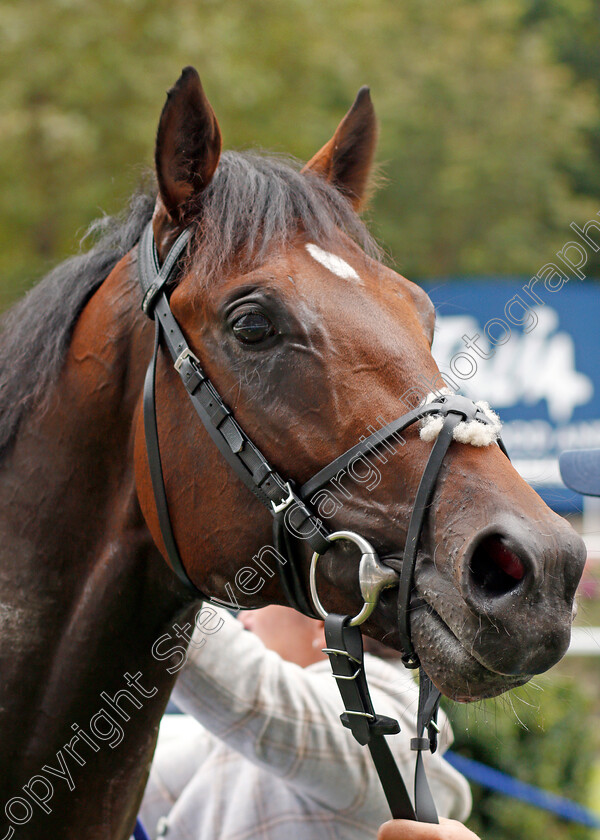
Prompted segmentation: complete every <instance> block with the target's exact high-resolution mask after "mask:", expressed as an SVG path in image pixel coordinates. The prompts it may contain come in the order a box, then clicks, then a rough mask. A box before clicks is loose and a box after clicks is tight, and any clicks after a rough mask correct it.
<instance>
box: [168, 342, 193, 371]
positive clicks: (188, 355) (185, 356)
mask: <svg viewBox="0 0 600 840" xmlns="http://www.w3.org/2000/svg"><path fill="white" fill-rule="evenodd" d="M186 359H191V360H192V361H193V362H195V363H196V364H197V365H198V366H200V359H199V358H198V356H196V355H195V354H194V353H193V352H192V351H191V350H190V348H189V347H186V348H185V349H184V350H182V351H181V353H180V354H179V356H177V358H176V359H175V364H174V365H173V367H174V368H175V370H176V371H177V372H178V373H179V370H180V369H181V365H182V364H183V363H184V362H185V360H186Z"/></svg>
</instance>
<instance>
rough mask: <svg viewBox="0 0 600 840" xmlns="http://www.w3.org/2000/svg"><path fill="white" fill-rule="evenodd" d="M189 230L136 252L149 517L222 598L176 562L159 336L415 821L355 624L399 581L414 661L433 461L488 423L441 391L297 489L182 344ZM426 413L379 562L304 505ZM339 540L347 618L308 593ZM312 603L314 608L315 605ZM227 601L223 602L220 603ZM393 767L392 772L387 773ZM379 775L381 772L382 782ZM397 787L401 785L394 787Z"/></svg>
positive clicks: (353, 720) (430, 713)
mask: <svg viewBox="0 0 600 840" xmlns="http://www.w3.org/2000/svg"><path fill="white" fill-rule="evenodd" d="M190 236H191V231H190V228H187V229H186V230H184V231H183V233H181V234H180V236H179V237H178V239H177V240H176V242H175V243H174V245H173V246H172V248H171V250H170V251H169V253H168V255H167V257H166V259H165V261H164V263H163V265H162V267H161V266H160V265H159V260H158V252H157V249H156V243H155V240H154V235H153V232H152V224H151V223H149V224H148V226H147V227H146V229H145V230H144V233H143V234H142V238H141V240H140V244H139V249H138V267H139V281H140V284H141V287H142V292H143V301H142V310H143V311H144V312H145V314H146V315H147V316H148V317H149V318H152V319H153V320H154V322H155V340H154V352H153V355H152V360H151V362H150V365H149V367H148V371H147V373H146V379H145V383H144V400H143V402H144V430H145V435H146V447H147V452H148V462H149V467H150V475H151V479H152V487H153V491H154V498H155V503H156V509H157V513H158V520H159V525H160V530H161V534H162V538H163V542H164V544H165V549H166V552H167V555H168V559H169V562H170V564H171V567H172V569H173V571H174V572H175V574H176V575H177V576H178V577H179V579H180V580H181V581H182V582H183V583H184V584H185V585H186V586H187V587H188V588H190V589H191V590H192V591H193V592H194V593H195V594H196V595H197V596H199V597H200V598H202V599H203V600H205V601H208V600H212V601H214V602H215V603H224V602H221V601H220V600H219V599H218V598H208V597H207V596H206V595H204V594H203V593H202V592H201V591H200V590H199V589H198V588H197V587H196V586H195V584H194V583H193V582H192V581H191V580H190V578H189V576H188V574H187V572H186V570H185V567H184V565H183V562H182V560H181V556H180V554H179V550H178V548H177V543H176V540H175V535H174V533H173V528H172V525H171V519H170V515H169V508H168V503H167V496H166V490H165V484H164V478H163V472H162V464H161V456H160V447H159V440H158V428H157V422H156V404H155V379H156V363H157V357H158V350H159V347H160V340H161V336H162V338H163V341H164V344H165V345H166V348H167V350H168V352H169V354H170V356H171V358H172V360H173V363H174V367H175V370H176V371H177V372H178V373H179V376H180V377H181V381H182V383H183V386H184V388H185V389H186V391H187V393H188V395H189V397H190V399H191V401H192V405H193V406H194V409H195V411H196V413H197V414H198V416H199V417H200V420H201V421H202V423H203V425H204V427H205V428H206V430H207V432H208V434H209V435H210V437H211V438H212V440H213V442H214V443H215V445H216V446H217V448H218V449H219V451H220V452H221V454H222V455H223V457H224V458H225V460H226V461H227V463H228V464H229V465H230V467H231V468H232V469H233V471H234V472H235V474H236V475H237V476H238V478H239V479H241V481H242V482H243V483H244V484H245V485H246V487H247V488H248V489H249V490H250V491H251V492H252V493H253V494H254V495H255V496H256V497H257V498H258V499H259V501H261V502H262V504H263V505H265V507H266V508H267V509H268V511H269V513H270V514H271V515H272V517H273V537H274V539H273V541H274V547H275V548H276V549H277V551H278V552H279V553H280V554H281V555H282V556H283V557H284V559H285V560H286V562H285V563H278V568H279V573H280V576H281V584H282V589H283V591H284V593H285V596H286V598H287V600H288V603H289V604H290V606H291V607H293V608H294V609H296V610H298V611H300V612H302V613H305V614H306V615H308V616H311V617H316V615H315V612H314V610H316V613H317V614H318V615H320V616H321V617H322V618H324V619H325V632H326V639H327V644H328V647H327V649H326V652H327V653H328V655H329V657H330V660H331V663H332V667H333V671H334V676H335V678H336V680H337V681H338V686H339V688H340V692H341V694H342V699H343V700H344V703H345V705H346V713H345V715H342V722H343V723H344V725H345V726H347V727H348V728H350V729H351V730H352V733H353V735H354V737H355V738H356V739H357V740H358V741H359V742H360V743H363V744H368V745H369V749H370V750H371V753H372V755H373V758H374V760H375V763H376V766H377V769H378V772H379V774H380V777H382V783H383V785H384V791H385V794H386V797H387V799H388V802H389V804H390V807H391V809H392V813H393V815H394V816H405V817H408V818H411V819H415V811H414V810H413V808H412V805H411V802H410V799H409V798H408V794H407V793H406V789H405V787H404V783H403V781H402V778H401V776H400V774H399V771H398V770H397V768H396V766H395V762H394V761H393V758H392V756H391V753H390V752H389V748H388V747H387V744H386V742H385V739H384V738H383V735H385V734H391V733H392V732H394V731H396V732H397V731H399V728H398V725H397V722H396V721H393V720H391V719H390V718H385V717H383V716H381V715H376V713H375V712H374V710H373V707H372V704H371V699H370V696H369V691H368V687H367V684H366V679H365V676H364V670H363V667H362V661H363V660H362V656H363V654H362V641H361V636H360V631H359V629H358V627H359V625H360V624H362V623H363V622H364V621H366V619H367V618H368V617H369V616H370V614H371V613H372V611H373V610H374V609H375V606H376V605H377V602H378V599H379V596H380V593H381V591H382V590H383V589H385V588H388V587H393V586H396V585H398V630H399V636H400V643H401V647H402V651H403V656H402V660H403V662H404V664H405V665H406V666H407V667H409V668H417V667H419V658H418V656H417V653H416V651H415V649H414V647H413V644H412V641H411V634H410V619H409V613H410V611H411V610H414V609H416V608H417V607H419V606H425V602H424V601H418V600H417V601H415V600H414V599H413V598H412V596H413V578H414V570H415V564H416V560H417V552H418V548H419V543H420V538H421V532H422V530H423V524H424V521H425V514H426V511H427V508H428V506H429V504H430V503H431V499H432V497H433V491H434V489H435V485H436V482H437V479H438V476H439V472H440V469H441V466H442V462H443V459H444V456H445V455H446V452H447V451H448V448H449V446H450V444H451V442H452V439H453V436H454V431H455V429H456V427H457V426H458V425H459V423H462V422H467V423H469V422H472V421H477V422H479V423H484V424H489V423H490V422H491V421H490V419H489V417H488V416H487V415H486V413H485V412H484V410H483V409H482V408H481V407H480V406H478V405H477V404H476V403H474V402H473V401H472V400H470V399H467V398H466V397H462V396H459V395H456V394H451V395H446V394H445V395H441V396H439V397H437V398H434V399H433V401H432V402H429V403H428V404H426V405H421V406H419V407H418V408H415V409H413V410H412V411H409V412H407V413H406V414H404V415H402V417H399V418H398V419H397V420H394V421H393V422H391V423H389V424H388V425H387V426H384V427H383V428H381V429H379V430H378V431H376V432H374V433H373V434H371V435H370V436H369V437H366V438H364V439H363V440H361V442H360V443H357V444H356V445H355V446H353V447H351V448H350V449H348V450H347V451H346V452H344V453H343V454H342V455H340V456H338V457H337V458H336V459H335V460H334V461H332V462H331V463H330V464H328V465H327V466H325V467H323V469H321V470H320V471H319V472H318V473H317V474H316V475H315V476H313V477H312V478H311V479H310V480H309V481H307V482H306V483H305V484H304V485H302V487H299V488H297V487H296V485H295V484H294V482H293V481H292V480H290V479H285V478H284V477H282V476H281V475H280V474H279V473H278V472H277V471H276V470H275V469H273V467H272V466H271V465H270V464H269V462H268V461H267V459H266V458H265V457H264V455H263V454H262V453H261V451H260V450H259V449H258V447H257V446H255V444H254V443H253V442H252V441H251V440H250V438H249V437H248V436H247V435H246V434H245V432H244V430H243V429H242V428H241V427H240V426H239V425H238V423H237V421H236V420H235V418H234V417H233V415H232V413H231V411H230V409H229V408H228V407H227V406H226V405H225V403H224V402H223V400H222V399H221V397H220V396H219V393H218V392H217V390H216V389H215V387H214V386H213V384H212V383H211V382H210V380H209V379H208V377H207V376H206V374H205V373H204V371H203V370H202V367H201V365H200V362H199V360H198V358H197V357H196V356H195V355H194V353H193V352H192V350H191V349H190V347H189V345H188V343H187V341H186V339H185V336H184V335H183V332H182V331H181V329H180V327H179V324H178V323H177V321H176V319H175V318H174V316H173V313H172V312H171V308H170V306H169V299H168V296H167V292H166V287H167V284H168V283H169V282H170V281H172V280H173V278H174V276H175V274H176V272H177V270H178V266H179V262H180V258H181V256H182V255H183V253H184V251H185V250H186V249H187V246H188V242H189V240H190ZM431 415H436V416H437V417H439V418H442V425H441V430H440V431H439V434H438V435H437V438H436V440H435V443H434V445H433V447H432V450H431V453H430V455H429V458H428V460H427V464H426V466H425V469H424V471H423V475H422V476H421V480H420V483H419V487H418V490H417V494H416V497H415V502H414V505H413V509H412V513H411V517H410V521H409V525H408V533H407V538H406V544H405V547H404V552H403V557H402V560H398V559H395V558H392V557H388V558H385V562H382V561H381V560H380V559H379V558H378V556H377V553H376V552H375V550H374V548H373V547H372V546H371V544H370V543H369V542H368V541H367V540H366V539H365V538H364V537H362V536H359V535H358V534H355V533H353V532H351V531H337V532H334V533H331V532H330V531H329V530H328V529H327V527H326V526H325V525H324V523H323V522H322V520H321V519H320V518H319V517H318V516H317V514H316V513H315V512H314V511H313V510H312V508H311V504H310V502H309V499H310V498H312V497H313V496H314V494H315V493H316V492H317V491H319V490H321V489H322V488H323V487H325V485H327V484H328V483H329V482H330V481H331V480H332V479H333V478H335V477H336V476H337V475H338V474H339V473H340V471H342V470H344V469H345V468H346V467H348V465H349V464H351V463H352V462H353V461H354V460H356V459H357V458H359V457H360V456H364V455H366V454H369V453H370V452H373V451H374V450H377V449H378V448H379V447H380V446H381V445H382V444H383V443H384V442H385V441H387V440H388V439H389V438H391V437H392V436H394V435H396V434H398V433H400V432H402V431H404V430H405V429H407V428H408V427H409V426H412V425H413V424H414V423H416V422H417V421H419V420H422V419H423V418H427V417H429V416H431ZM497 442H498V444H499V446H500V447H501V449H502V451H503V452H504V453H505V454H506V450H505V448H504V445H503V444H502V441H501V439H500V438H498V441H497ZM338 540H349V541H350V542H352V543H354V544H355V545H356V546H357V547H358V548H359V550H360V552H361V560H360V565H359V583H360V589H361V593H362V596H363V598H364V604H363V607H362V608H361V609H360V611H359V612H358V613H357V615H356V616H354V617H353V618H350V617H349V616H338V615H334V614H332V613H327V612H326V610H325V609H324V607H323V605H322V604H321V601H320V599H319V596H318V593H317V586H316V568H317V564H318V560H319V558H320V557H321V556H322V555H323V554H325V553H326V552H327V551H328V550H329V549H330V548H331V546H332V545H333V543H334V542H336V541H338ZM302 542H306V543H308V545H309V546H310V547H311V548H312V550H313V556H312V561H311V566H310V596H311V597H310V599H309V596H308V593H307V592H306V588H305V584H304V582H303V580H302V576H301V574H300V571H299V565H298V562H297V560H298V555H299V549H300V546H301V543H302ZM311 602H312V603H311ZM312 605H314V610H313V606H312ZM226 606H229V605H227V604H226ZM420 685H421V690H420V699H419V712H418V720H417V731H418V736H419V737H418V738H415V739H413V743H412V744H411V746H412V748H413V749H415V750H416V751H417V772H416V777H415V799H416V811H417V814H418V816H419V819H422V820H425V821H427V822H437V815H436V812H435V806H434V805H433V800H432V799H431V794H430V793H429V789H428V787H427V783H426V781H425V778H424V770H423V766H422V757H421V752H422V750H424V749H432V751H433V750H434V749H435V743H436V724H435V716H436V714H437V707H438V705H439V698H440V694H439V692H438V691H437V689H435V688H434V687H433V686H432V684H431V682H430V681H429V678H428V677H427V675H426V674H425V672H424V671H423V670H422V669H421V680H420ZM425 729H427V730H428V737H427V738H424V737H423V734H424V731H425ZM392 765H393V768H392ZM394 770H395V774H396V775H394ZM382 774H383V775H382ZM384 776H386V777H387V783H386V780H385V778H384ZM399 786H401V788H402V790H400V793H399V792H398V787H399ZM402 791H403V792H402ZM419 800H420V802H421V805H420V807H419Z"/></svg>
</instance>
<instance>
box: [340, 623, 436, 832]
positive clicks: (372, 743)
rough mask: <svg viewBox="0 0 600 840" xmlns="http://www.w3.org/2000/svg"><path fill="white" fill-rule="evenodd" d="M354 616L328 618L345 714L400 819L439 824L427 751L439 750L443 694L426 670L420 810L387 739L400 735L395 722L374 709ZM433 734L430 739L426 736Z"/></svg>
mask: <svg viewBox="0 0 600 840" xmlns="http://www.w3.org/2000/svg"><path fill="white" fill-rule="evenodd" d="M349 621H350V617H349V616H347V615H336V614H335V613H329V615H328V616H327V618H326V619H325V641H326V644H327V647H326V648H325V649H324V653H326V654H327V655H328V656H329V661H330V663H331V668H332V671H333V676H334V678H335V680H336V682H337V686H338V688H339V691H340V694H341V697H342V701H343V703H344V707H345V709H346V711H345V712H344V713H343V714H342V715H341V716H340V720H341V721H342V723H343V725H344V726H345V727H347V728H348V729H350V731H351V732H352V735H353V736H354V738H355V739H356V740H357V741H358V743H359V744H361V745H363V746H364V745H367V746H368V747H369V751H370V753H371V756H372V758H373V763H374V764H375V769H376V771H377V774H378V776H379V779H380V781H381V785H382V787H383V792H384V794H385V797H386V799H387V802H388V805H389V807H390V811H391V813H392V817H393V818H394V819H405V820H419V821H420V822H427V823H437V822H438V816H437V811H436V808H435V804H434V801H433V797H432V795H431V791H430V789H429V784H428V782H427V776H426V774H425V766H424V763H423V756H422V753H423V751H424V750H431V752H435V750H436V748H437V732H438V727H437V722H436V720H437V713H438V709H439V702H440V697H441V694H440V692H439V691H438V690H437V688H435V686H434V685H433V683H432V682H431V680H430V679H429V677H428V676H427V674H426V673H425V671H424V670H423V669H422V668H421V669H420V681H419V710H418V714H417V737H416V738H412V739H411V749H413V750H415V751H416V753H417V762H416V768H415V787H414V803H415V804H414V807H413V804H412V802H411V799H410V796H409V793H408V790H407V788H406V784H405V782H404V779H403V778H402V774H401V773H400V770H399V769H398V766H397V764H396V762H395V760H394V757H393V755H392V752H391V750H390V748H389V745H388V743H387V741H386V740H385V737H384V736H385V735H395V734H397V733H398V732H400V724H399V723H398V721H397V720H395V719H394V718H390V717H386V716H385V715H378V714H377V713H376V712H375V710H374V708H373V703H372V700H371V695H370V693H369V687H368V685H367V679H366V675H365V670H364V653H363V643H362V635H361V632H360V628H359V627H358V626H354V627H352V626H350V624H349ZM425 730H427V734H428V737H424V733H425Z"/></svg>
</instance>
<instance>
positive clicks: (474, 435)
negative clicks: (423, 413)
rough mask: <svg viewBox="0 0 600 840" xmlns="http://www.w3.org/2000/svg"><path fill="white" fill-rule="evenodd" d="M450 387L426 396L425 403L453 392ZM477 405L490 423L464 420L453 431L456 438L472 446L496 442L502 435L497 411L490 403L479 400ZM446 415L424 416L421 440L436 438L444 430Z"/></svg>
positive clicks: (420, 433) (421, 424)
mask: <svg viewBox="0 0 600 840" xmlns="http://www.w3.org/2000/svg"><path fill="white" fill-rule="evenodd" d="M453 393H454V392H453V391H451V390H450V388H440V390H439V391H436V392H432V393H430V394H428V395H427V397H426V398H425V405H429V403H431V402H435V400H437V399H439V397H440V396H442V395H449V394H453ZM475 405H476V406H477V407H478V408H480V409H481V410H482V412H483V413H484V414H485V416H486V417H487V418H488V419H489V421H490V422H489V423H481V422H480V421H479V420H468V421H466V420H463V421H462V422H461V423H459V424H458V426H455V428H454V432H453V438H454V440H456V441H458V442H459V443H470V444H471V446H489V445H490V444H491V443H495V441H496V440H498V437H499V436H500V430H501V429H502V423H501V421H500V418H499V417H498V415H497V414H496V412H495V411H492V409H491V408H490V406H489V404H488V403H486V402H483V401H481V402H477V403H475ZM444 419H445V418H444V417H442V415H440V414H431V415H429V416H428V417H424V418H423V420H421V423H420V427H421V429H420V432H419V435H420V437H421V440H427V441H431V440H435V439H436V438H437V436H438V435H439V433H440V432H441V430H442V426H443V425H444Z"/></svg>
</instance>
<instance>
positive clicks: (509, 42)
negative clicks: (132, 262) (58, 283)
mask: <svg viewBox="0 0 600 840" xmlns="http://www.w3.org/2000/svg"><path fill="white" fill-rule="evenodd" d="M0 39H1V40H2V44H3V50H2V52H1V53H0V69H1V71H2V72H1V73H0V90H1V92H2V102H3V104H4V108H3V112H2V115H1V117H0V139H1V141H2V142H1V143H0V175H1V177H2V183H3V191H2V194H1V196H0V217H1V224H0V254H1V259H2V266H1V272H2V278H3V282H2V298H1V299H0V304H5V303H6V302H8V300H10V299H12V298H14V296H15V295H16V294H18V293H19V292H20V291H21V290H22V289H23V288H24V287H26V286H27V285H30V284H31V282H32V281H33V280H34V278H35V276H36V275H39V274H40V273H41V272H42V271H43V270H44V269H45V268H47V267H48V266H49V265H50V264H51V263H53V262H55V261H56V260H57V259H58V258H60V257H62V256H64V255H65V254H67V253H69V252H72V251H73V250H74V249H75V248H76V243H77V238H78V234H81V233H82V231H83V230H84V229H85V226H86V225H87V223H88V222H89V221H90V220H91V219H92V218H94V217H96V216H97V215H99V213H100V212H101V211H104V210H105V211H107V212H113V211H114V210H116V209H117V208H118V207H119V206H120V205H121V204H122V203H123V202H124V199H125V197H126V195H127V194H128V193H129V192H131V191H132V189H133V187H134V185H135V182H136V181H137V180H139V178H140V176H141V172H142V169H143V167H144V166H148V165H150V163H151V160H152V145H153V139H154V133H155V129H156V124H157V120H158V115H159V112H160V108H161V106H162V102H163V99H164V91H165V90H166V89H167V88H168V87H169V86H170V85H171V84H172V83H173V82H174V81H175V79H176V78H177V75H178V74H179V71H180V69H181V67H182V66H184V65H185V64H189V63H192V64H194V65H195V66H196V67H197V68H198V69H199V71H200V73H201V76H202V78H203V81H204V84H205V87H206V90H207V93H208V95H209V97H210V98H211V101H212V102H213V104H214V106H215V109H216V111H217V115H218V117H219V120H220V122H221V125H222V128H223V133H224V138H225V142H226V144H227V146H229V147H234V146H238V147H239V146H248V145H253V146H260V147H264V148H270V149H275V150H277V151H286V152H290V153H292V154H295V155H297V156H299V157H302V158H307V157H309V156H310V155H312V154H313V152H314V151H315V150H316V149H317V148H318V147H319V146H320V145H321V144H322V143H323V142H325V141H326V140H327V139H328V138H329V136H330V134H331V133H332V131H333V130H334V128H335V125H336V124H337V121H338V120H339V118H340V117H341V116H342V114H343V113H344V111H345V110H346V108H347V107H348V106H349V104H350V103H351V101H352V98H353V96H354V94H355V92H356V90H357V89H358V87H359V86H360V85H361V84H364V83H369V84H370V85H371V87H372V93H373V99H374V102H375V105H376V108H377V111H378V113H379V116H380V120H381V129H382V130H381V147H380V153H379V160H381V161H383V164H384V165H383V172H384V175H385V177H386V179H387V184H386V186H385V189H384V190H383V191H381V192H380V193H379V194H378V195H377V196H376V198H375V200H374V203H373V207H372V210H371V216H372V219H373V223H374V229H375V232H376V233H377V234H378V235H379V236H380V238H381V239H382V241H383V243H384V244H385V245H386V246H387V247H388V248H389V249H390V250H391V252H392V253H393V255H394V257H395V258H396V259H397V261H398V265H399V268H400V270H401V271H402V272H403V273H405V274H408V275H410V276H412V277H419V276H423V275H432V274H436V275H439V274H447V273H463V272H466V273H471V272H485V273H487V274H490V273H494V272H497V273H500V272H523V273H527V272H530V271H535V270H536V269H537V268H538V267H539V266H540V265H541V264H543V263H544V262H547V261H548V260H549V259H551V257H552V253H553V252H554V251H555V250H556V249H557V248H559V247H561V245H562V244H563V242H564V241H565V239H566V238H567V236H568V235H569V229H568V224H569V222H570V221H572V220H579V221H581V220H583V219H586V218H588V217H589V216H591V215H592V214H593V213H595V212H596V210H597V209H598V208H597V206H596V204H595V203H594V201H592V200H591V199H590V198H589V197H587V196H584V195H581V194H580V193H578V192H577V191H576V190H575V189H574V187H573V184H572V181H571V179H570V178H569V176H568V174H567V173H568V172H569V171H573V170H574V169H575V168H577V167H583V168H585V167H588V166H589V165H590V163H589V151H588V147H587V146H586V144H585V142H584V138H583V131H584V130H585V129H589V128H590V126H592V125H593V124H594V121H595V120H598V114H599V113H600V109H599V108H598V102H597V98H596V95H595V93H594V92H593V91H591V90H589V89H587V88H586V86H585V85H580V84H577V83H576V81H575V80H574V78H573V75H572V73H570V72H569V71H567V70H566V69H565V68H564V67H561V66H560V65H559V64H558V62H557V61H555V60H554V59H552V58H551V57H550V56H549V55H548V50H547V48H546V46H545V40H544V38H543V37H542V35H540V34H539V33H538V32H537V31H536V30H535V28H531V27H529V26H525V25H524V24H523V6H522V3H521V4H519V3H517V2H516V0H494V2H491V0H486V2H482V3H476V2H474V0H456V2H454V3H451V4H440V3H435V2H433V0H404V2H403V3H402V4H398V3H396V2H394V0H370V2H369V4H366V3H364V2H363V0H329V2H328V3H323V2H317V0H244V2H239V0H238V2H235V0H169V2H167V0H118V1H117V0H103V2H102V3H93V2H91V0H54V2H52V3H48V2H47V0H29V2H28V3H15V2H14V0H2V2H1V3H0Z"/></svg>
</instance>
